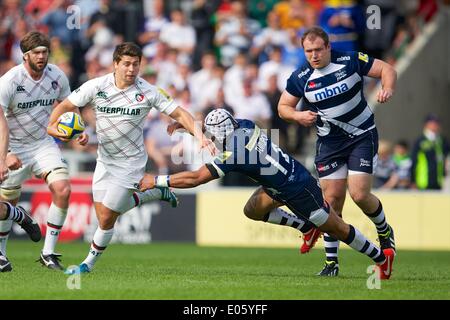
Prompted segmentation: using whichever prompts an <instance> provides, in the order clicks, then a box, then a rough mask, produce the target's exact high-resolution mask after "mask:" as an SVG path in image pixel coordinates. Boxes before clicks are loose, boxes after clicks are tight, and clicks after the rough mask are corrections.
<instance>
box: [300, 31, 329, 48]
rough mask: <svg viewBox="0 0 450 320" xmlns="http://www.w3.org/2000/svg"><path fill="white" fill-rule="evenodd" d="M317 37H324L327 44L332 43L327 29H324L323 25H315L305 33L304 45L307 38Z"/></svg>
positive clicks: (302, 40)
mask: <svg viewBox="0 0 450 320" xmlns="http://www.w3.org/2000/svg"><path fill="white" fill-rule="evenodd" d="M316 37H319V38H322V39H323V42H325V46H328V44H329V43H330V39H329V38H328V34H327V33H326V32H325V30H323V29H322V28H321V27H318V26H314V27H311V28H309V29H308V30H306V31H305V33H303V35H302V38H301V43H302V47H303V42H304V41H305V40H306V38H308V39H310V40H314V39H315V38H316Z"/></svg>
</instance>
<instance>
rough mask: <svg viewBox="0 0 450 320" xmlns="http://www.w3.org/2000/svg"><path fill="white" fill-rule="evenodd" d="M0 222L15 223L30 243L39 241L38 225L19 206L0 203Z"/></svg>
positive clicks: (5, 202) (39, 230)
mask: <svg viewBox="0 0 450 320" xmlns="http://www.w3.org/2000/svg"><path fill="white" fill-rule="evenodd" d="M17 200H18V199H15V200H13V201H12V203H17ZM0 221H11V222H12V221H14V222H17V224H18V225H20V226H21V227H22V229H24V230H25V232H26V233H27V234H28V236H29V237H30V239H31V240H32V241H34V242H39V240H41V237H42V235H41V229H40V228H39V225H38V224H37V222H36V221H35V220H34V219H33V218H32V217H31V215H30V214H29V213H28V212H27V211H26V210H25V209H24V208H23V207H21V206H13V205H12V204H11V203H10V202H7V201H0ZM5 252H6V250H5ZM5 254H6V253H5Z"/></svg>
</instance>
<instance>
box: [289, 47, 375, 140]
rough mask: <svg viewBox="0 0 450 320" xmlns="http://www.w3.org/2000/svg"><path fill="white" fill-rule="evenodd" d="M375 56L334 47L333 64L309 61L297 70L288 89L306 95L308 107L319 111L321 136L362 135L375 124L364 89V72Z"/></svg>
mask: <svg viewBox="0 0 450 320" xmlns="http://www.w3.org/2000/svg"><path fill="white" fill-rule="evenodd" d="M373 61H374V59H373V58H371V57H369V56H368V55H367V54H364V53H361V52H356V51H352V52H339V51H334V50H331V61H330V64H329V65H328V66H326V67H324V68H322V69H313V68H312V67H311V65H310V64H309V62H306V63H305V64H304V65H303V66H302V67H300V68H299V69H297V70H295V71H294V72H293V73H292V74H291V76H290V78H289V79H288V81H287V85H286V91H287V92H289V93H290V94H291V95H293V96H296V97H299V98H301V97H303V98H304V108H306V109H309V110H311V111H314V112H317V113H318V117H317V122H316V126H317V135H318V136H319V139H321V140H322V141H323V140H328V139H342V138H348V137H354V136H359V135H361V134H363V133H365V132H367V131H369V130H371V129H373V128H375V121H374V115H373V112H372V110H371V109H370V107H369V105H368V104H367V101H366V99H365V97H364V92H363V83H364V79H363V76H365V75H367V73H368V72H369V70H370V68H371V67H372V65H373Z"/></svg>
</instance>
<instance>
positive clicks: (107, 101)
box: [47, 42, 214, 274]
mask: <svg viewBox="0 0 450 320" xmlns="http://www.w3.org/2000/svg"><path fill="white" fill-rule="evenodd" d="M141 57H142V51H141V49H140V48H139V47H138V46H137V45H135V44H134V43H131V42H125V43H123V44H120V45H118V46H117V47H116V49H115V51H114V54H113V63H114V72H113V73H110V74H107V75H105V76H102V77H98V78H95V79H92V80H89V81H87V82H86V83H84V84H83V85H82V86H81V87H80V88H78V89H77V90H75V91H74V92H73V93H72V94H71V95H70V96H69V97H68V98H67V99H65V100H64V101H63V102H62V103H60V104H59V105H58V106H57V107H56V108H55V109H54V111H53V113H52V114H51V117H50V124H49V127H48V129H47V131H48V133H49V134H50V135H52V136H54V137H58V138H62V139H64V135H63V134H61V133H60V132H58V130H57V124H58V117H59V116H60V115H61V114H63V113H64V112H68V111H75V112H79V110H78V108H79V107H84V106H85V105H87V104H90V105H91V106H92V107H93V108H94V111H95V114H96V131H97V137H98V142H99V149H98V157H97V165H96V168H95V173H94V178H93V182H92V191H93V198H94V205H95V211H96V214H97V218H98V228H97V230H96V232H95V234H94V238H93V240H92V243H91V247H90V250H89V253H88V256H87V257H86V259H85V260H84V261H83V262H82V263H81V264H80V266H79V268H76V269H68V270H67V271H66V273H69V274H71V273H76V272H81V273H84V272H90V271H91V270H92V268H93V267H94V264H95V262H96V261H97V259H98V258H99V256H100V255H101V253H102V252H103V251H104V250H105V249H106V247H107V245H108V244H109V242H110V241H111V238H112V237H113V234H114V224H115V222H116V220H117V218H118V217H119V215H120V214H122V213H124V212H126V211H128V210H129V209H130V208H132V207H133V206H135V204H136V203H138V202H140V201H142V200H145V201H149V199H152V200H156V199H161V198H167V197H171V199H173V201H176V198H175V196H174V195H173V193H171V192H170V190H169V189H168V188H162V189H153V190H148V191H146V192H145V193H138V192H137V191H138V190H137V186H138V184H139V181H140V179H141V178H142V177H143V176H144V170H145V165H146V162H147V153H146V151H145V147H144V137H143V125H144V121H145V119H146V117H147V115H148V113H149V111H150V109H152V108H156V109H157V110H158V111H160V112H163V113H165V114H167V115H169V116H170V117H172V118H173V119H174V120H176V121H177V122H179V123H181V124H182V125H183V126H184V127H185V128H187V130H188V131H189V132H191V133H192V134H194V135H195V136H196V137H197V138H198V139H199V140H200V145H201V146H202V147H203V146H208V148H209V149H210V151H211V152H213V150H214V149H213V146H212V143H211V141H209V140H207V139H206V138H205V136H204V135H203V133H202V132H201V126H198V127H197V126H196V125H195V124H194V119H193V117H192V116H191V114H190V113H189V112H187V111H186V110H185V109H183V108H181V107H179V106H177V105H176V104H175V103H174V101H173V100H172V99H171V98H170V96H169V95H168V94H167V93H166V92H165V91H164V90H162V89H160V88H158V87H155V86H153V85H151V84H149V83H148V82H146V81H145V80H144V79H142V78H140V77H138V73H139V67H140V63H141ZM149 191H150V192H149ZM166 192H167V193H168V195H164V193H166Z"/></svg>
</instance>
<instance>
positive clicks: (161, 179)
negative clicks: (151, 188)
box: [155, 175, 169, 188]
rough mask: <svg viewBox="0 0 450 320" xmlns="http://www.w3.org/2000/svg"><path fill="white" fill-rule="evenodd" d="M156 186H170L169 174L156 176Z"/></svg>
mask: <svg viewBox="0 0 450 320" xmlns="http://www.w3.org/2000/svg"><path fill="white" fill-rule="evenodd" d="M155 186H157V187H166V188H167V187H169V176H168V175H164V176H156V177H155Z"/></svg>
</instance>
